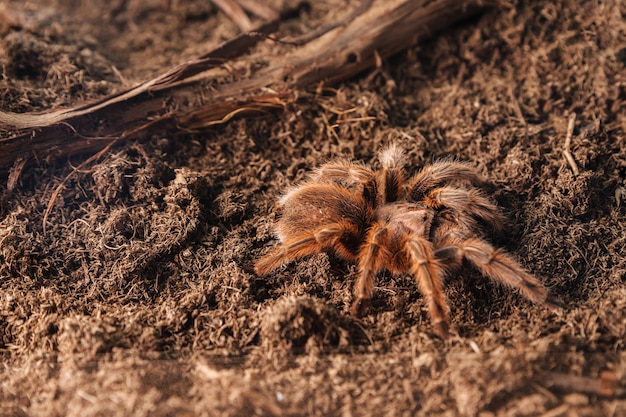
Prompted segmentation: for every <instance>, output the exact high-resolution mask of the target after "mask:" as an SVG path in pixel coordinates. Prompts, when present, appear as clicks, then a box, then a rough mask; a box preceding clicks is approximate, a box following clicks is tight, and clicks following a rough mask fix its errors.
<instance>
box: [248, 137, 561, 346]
mask: <svg viewBox="0 0 626 417" xmlns="http://www.w3.org/2000/svg"><path fill="white" fill-rule="evenodd" d="M380 162H381V165H382V169H380V170H378V171H374V170H372V169H370V168H368V167H366V166H365V165H362V164H359V163H355V162H351V161H343V160H337V161H333V162H328V163H326V164H324V165H322V166H320V167H319V168H318V169H317V170H315V171H314V172H313V173H312V174H311V175H310V176H309V179H308V180H307V181H305V182H304V183H303V184H301V185H299V186H297V187H294V188H291V189H290V190H288V192H287V193H286V194H285V195H284V196H283V197H282V198H281V199H280V200H279V202H278V204H277V210H278V215H279V219H278V221H277V222H276V225H275V230H276V235H277V237H278V239H279V240H280V245H279V246H276V247H274V248H272V249H271V250H270V251H269V253H268V254H266V255H265V256H263V257H262V258H261V259H259V260H258V261H257V263H256V264H255V272H256V273H257V274H259V275H265V274H268V273H269V272H271V271H272V270H274V269H276V268H277V267H279V266H280V265H281V264H283V263H286V262H288V261H292V260H295V259H298V258H301V257H304V256H307V255H312V254H315V253H318V252H321V251H329V250H332V251H334V252H335V253H336V254H337V255H338V256H339V257H340V258H343V259H346V260H349V261H355V262H357V263H358V268H359V275H358V278H357V280H356V283H355V294H354V295H355V299H354V303H353V305H352V309H351V311H352V314H354V315H356V316H359V315H360V314H361V313H362V310H363V309H364V306H365V304H366V302H367V301H368V300H369V299H370V298H371V297H372V292H373V286H374V278H375V276H376V274H377V273H378V272H379V271H381V270H382V269H383V268H386V269H387V270H389V271H390V272H391V273H393V274H399V273H406V272H410V273H411V274H412V275H413V276H414V277H415V278H416V280H417V283H418V287H419V289H420V290H421V292H422V295H423V296H424V297H425V298H426V300H427V302H428V306H429V312H430V317H431V321H432V323H433V325H434V327H435V330H436V332H437V334H438V335H439V336H440V337H442V338H446V337H447V336H448V335H449V325H448V306H447V303H446V298H445V296H444V293H443V283H444V278H445V276H446V275H447V274H449V273H451V272H452V271H453V270H454V269H456V268H458V267H460V266H461V265H462V261H463V259H466V260H467V261H469V263H470V264H471V265H473V266H474V267H476V268H477V269H478V270H479V271H481V272H482V273H483V274H484V275H486V276H487V277H489V278H491V279H493V280H495V281H498V282H500V283H502V284H506V285H508V286H510V287H515V288H518V289H519V291H520V292H521V293H522V294H523V295H524V296H526V298H528V299H530V300H532V301H534V302H535V303H538V304H541V305H544V306H547V307H550V308H556V307H558V304H556V301H554V300H552V299H551V298H550V297H549V296H548V292H547V290H546V289H545V288H544V287H543V286H542V284H541V283H540V282H539V281H538V280H537V278H535V277H534V276H532V275H531V274H529V273H528V272H526V271H525V270H524V269H523V268H522V267H521V266H520V265H519V264H518V263H517V262H516V261H515V260H514V259H513V258H512V257H511V255H509V254H507V253H505V252H504V251H503V250H501V249H497V248H494V247H493V246H492V245H491V244H490V243H488V242H487V241H486V240H485V239H484V238H483V237H481V235H482V232H483V229H484V228H485V226H488V227H491V228H492V229H494V231H502V226H503V224H504V218H503V216H502V215H501V214H500V212H499V211H498V209H497V207H496V206H495V205H494V204H493V203H491V202H490V201H489V200H488V199H487V198H486V197H485V196H484V195H483V194H482V193H481V192H480V191H479V189H477V188H476V187H475V186H480V185H484V184H485V181H484V179H483V178H482V177H481V176H480V175H479V174H478V173H477V172H476V170H475V169H474V168H472V167H471V166H470V165H468V164H467V163H463V162H458V161H453V160H442V161H437V162H435V163H433V164H432V165H428V166H425V167H424V168H423V169H422V170H421V171H420V172H418V173H417V174H416V175H415V176H414V177H412V178H406V172H405V170H404V162H405V161H404V157H403V150H402V149H401V148H400V147H397V146H394V145H392V146H390V147H389V148H387V149H386V150H384V151H383V152H382V153H381V155H380Z"/></svg>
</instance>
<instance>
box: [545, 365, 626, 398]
mask: <svg viewBox="0 0 626 417" xmlns="http://www.w3.org/2000/svg"><path fill="white" fill-rule="evenodd" d="M546 382H547V385H546V386H547V387H548V388H552V389H557V390H559V391H565V392H582V393H585V394H595V395H600V396H602V397H623V396H624V395H626V390H625V389H624V387H623V386H620V385H619V380H618V378H617V375H615V372H612V371H602V372H600V375H599V378H590V377H584V376H577V375H570V374H562V373H552V374H550V375H548V377H547V380H546Z"/></svg>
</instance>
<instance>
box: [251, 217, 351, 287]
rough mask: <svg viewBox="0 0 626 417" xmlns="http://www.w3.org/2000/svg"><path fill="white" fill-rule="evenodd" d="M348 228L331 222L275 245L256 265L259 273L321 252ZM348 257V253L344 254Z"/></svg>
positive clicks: (255, 268)
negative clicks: (311, 231) (312, 231)
mask: <svg viewBox="0 0 626 417" xmlns="http://www.w3.org/2000/svg"><path fill="white" fill-rule="evenodd" d="M345 231H346V229H345V228H344V227H342V226H341V225H340V224H331V225H327V226H326V227H323V228H320V229H318V230H317V231H315V233H313V234H309V235H304V236H302V235H301V236H299V237H296V238H294V239H291V240H290V241H288V242H285V243H284V244H282V245H280V246H277V247H274V248H272V249H271V250H270V252H269V253H267V254H266V255H265V256H263V257H262V258H261V259H259V260H258V261H257V262H256V264H255V265H254V272H255V273H256V274H257V275H266V274H268V273H270V272H272V271H273V270H275V269H276V268H278V267H279V266H281V265H282V264H284V263H287V262H289V261H293V260H295V259H298V258H302V257H304V256H307V255H313V254H315V253H319V252H322V251H324V250H325V249H328V248H330V247H332V246H333V244H334V243H335V242H336V241H337V240H338V239H339V238H341V236H342V235H343V234H344V232H345ZM342 255H344V257H347V256H346V254H343V253H342Z"/></svg>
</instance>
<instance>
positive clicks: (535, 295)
mask: <svg viewBox="0 0 626 417" xmlns="http://www.w3.org/2000/svg"><path fill="white" fill-rule="evenodd" d="M437 256H440V257H441V258H456V259H458V260H459V261H460V259H461V258H465V259H467V260H468V261H469V262H470V263H472V265H474V266H475V267H476V268H478V270H479V271H481V272H482V273H483V274H484V275H486V276H488V277H489V278H491V279H493V280H495V281H498V282H500V283H502V284H504V285H506V286H509V287H513V288H517V289H518V290H519V291H520V292H521V293H522V295H524V296H525V297H526V298H528V299H529V300H531V301H533V302H535V303H537V304H541V305H544V306H546V307H549V308H553V309H555V308H560V306H559V302H558V301H557V300H555V299H553V298H551V297H550V296H549V294H548V291H547V290H546V288H545V287H544V286H543V285H542V284H541V282H539V280H538V279H537V278H535V277H534V276H532V275H531V274H530V273H528V272H526V271H525V270H524V268H522V266H521V265H520V264H518V263H517V262H516V261H515V260H514V259H513V258H512V257H511V255H509V254H507V253H506V252H504V251H503V250H501V249H496V248H494V247H493V246H492V245H491V244H489V243H488V242H486V241H484V240H482V239H478V238H469V239H466V240H465V241H463V242H461V243H460V244H459V245H458V246H457V245H451V246H447V247H443V248H441V249H440V250H438V251H437Z"/></svg>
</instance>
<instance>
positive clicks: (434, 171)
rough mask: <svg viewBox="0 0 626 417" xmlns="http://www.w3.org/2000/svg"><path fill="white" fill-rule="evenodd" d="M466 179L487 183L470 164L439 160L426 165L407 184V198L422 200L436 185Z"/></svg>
mask: <svg viewBox="0 0 626 417" xmlns="http://www.w3.org/2000/svg"><path fill="white" fill-rule="evenodd" d="M455 180H456V181H466V182H470V183H472V184H475V185H483V184H485V182H486V181H485V179H484V178H483V177H482V176H481V175H480V174H479V173H478V172H476V170H475V169H474V168H473V167H472V166H471V165H469V164H467V163H464V162H458V161H449V160H443V161H437V162H434V163H433V164H431V165H428V166H426V167H424V168H423V169H422V170H421V171H420V172H419V173H418V174H417V175H415V176H414V177H413V179H412V180H411V181H410V182H409V184H408V186H407V194H406V195H407V198H408V199H409V200H411V201H420V200H421V199H422V197H423V196H424V195H425V194H426V193H427V192H428V190H431V189H433V188H436V187H440V186H441V185H442V184H444V183H446V182H448V181H455Z"/></svg>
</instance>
